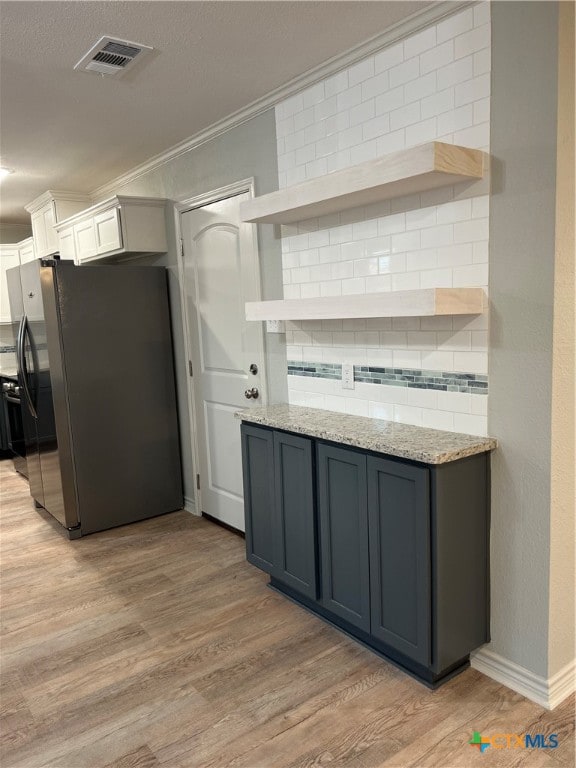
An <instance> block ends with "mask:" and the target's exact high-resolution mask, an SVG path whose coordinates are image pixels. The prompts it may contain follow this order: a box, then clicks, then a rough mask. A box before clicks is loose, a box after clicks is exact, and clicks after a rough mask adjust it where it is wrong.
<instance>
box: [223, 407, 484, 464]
mask: <svg viewBox="0 0 576 768" xmlns="http://www.w3.org/2000/svg"><path fill="white" fill-rule="evenodd" d="M310 414H312V416H313V417H315V418H317V419H318V418H319V419H320V421H321V424H320V425H319V424H313V425H312V426H310V422H309V421H308V423H306V420H305V419H306V416H309V415H310ZM234 415H235V417H236V418H238V419H241V420H242V421H247V422H250V423H253V424H261V425H262V426H268V427H275V428H276V429H282V430H285V431H287V432H294V433H296V434H301V435H307V436H309V437H315V438H318V439H321V440H328V441H330V442H334V443H342V444H343V445H350V446H353V447H356V448H363V449H365V450H368V451H374V452H376V453H382V454H387V455H389V456H396V457H398V458H403V459H409V460H411V461H419V462H422V463H424V464H447V463H449V462H452V461H457V460H459V459H464V458H467V457H468V456H475V455H477V454H479V453H487V452H489V451H492V450H494V449H495V448H497V447H498V443H497V441H496V440H495V439H494V438H491V437H480V436H477V435H467V434H464V433H461V432H446V431H443V430H437V429H431V428H429V427H417V426H414V425H408V424H401V423H399V422H390V421H385V420H383V419H375V418H371V417H369V416H350V415H348V414H342V413H338V412H336V411H326V410H323V409H320V408H304V407H302V406H287V405H286V404H282V405H277V406H262V407H261V408H250V409H244V410H239V411H237V412H236V413H235V414H234ZM299 415H301V416H302V419H303V422H302V423H298V421H297V417H298V416H299ZM335 418H336V419H337V420H338V421H339V422H340V425H339V427H337V428H335V427H334V426H331V425H330V422H331V421H334V419H335ZM324 420H325V422H326V423H323V422H324ZM359 429H362V432H363V434H358V430H359ZM385 429H390V430H392V431H395V432H397V433H399V434H397V435H391V436H388V437H387V436H385V435H382V434H378V432H379V431H383V430H385ZM364 430H366V431H368V434H366V433H365V432H364ZM370 430H374V433H373V434H369V431H370ZM402 433H404V434H402ZM434 439H436V440H439V441H441V442H444V443H446V446H442V447H441V448H438V447H433V446H429V445H428V446H427V445H426V443H427V442H428V443H429V441H430V440H434ZM450 442H451V443H452V445H451V446H450V445H449V444H450Z"/></svg>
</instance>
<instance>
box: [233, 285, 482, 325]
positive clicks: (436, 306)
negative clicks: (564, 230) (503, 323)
mask: <svg viewBox="0 0 576 768" xmlns="http://www.w3.org/2000/svg"><path fill="white" fill-rule="evenodd" d="M486 307H487V300H486V294H485V292H484V289H483V288H422V289H420V290H415V291H389V292H387V293H366V294H361V295H352V296H324V297H322V298H317V299H284V300H281V301H250V302H247V303H246V320H338V319H351V318H363V317H364V318H366V317H428V316H431V315H481V314H482V313H484V312H485V311H486Z"/></svg>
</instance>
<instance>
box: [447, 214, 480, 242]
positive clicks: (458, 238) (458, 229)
mask: <svg viewBox="0 0 576 768" xmlns="http://www.w3.org/2000/svg"><path fill="white" fill-rule="evenodd" d="M478 240H488V219H487V218H485V219H471V220H470V221H460V222H458V223H457V224H454V242H455V243H474V242H477V241H478Z"/></svg>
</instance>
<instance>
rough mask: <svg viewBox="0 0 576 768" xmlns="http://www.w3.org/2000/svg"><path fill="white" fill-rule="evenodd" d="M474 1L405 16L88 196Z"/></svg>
mask: <svg viewBox="0 0 576 768" xmlns="http://www.w3.org/2000/svg"><path fill="white" fill-rule="evenodd" d="M477 1H478V0H464V1H460V0H459V1H458V2H454V1H453V0H442V1H441V2H437V3H434V5H432V6H430V7H428V8H425V9H424V10H422V11H418V12H416V13H413V14H412V15H410V16H407V17H406V18H405V19H403V20H402V21H400V22H397V23H396V24H393V25H392V26H390V27H388V29H386V30H385V31H384V32H382V33H380V34H379V35H375V36H374V37H372V38H370V39H369V40H366V41H365V42H363V43H361V44H360V45H356V46H354V47H353V48H349V49H348V50H347V51H344V52H343V53H341V54H339V55H338V56H334V57H333V58H331V59H328V60H327V61H325V62H324V63H322V64H320V65H318V66H317V67H314V68H312V69H310V70H308V72H305V73H304V74H303V75H299V76H298V77H295V78H294V79H293V80H290V81H289V82H287V83H285V84H284V85H282V86H280V87H279V88H276V89H275V90H273V91H270V92H269V93H267V94H266V95H265V96H263V97H262V98H260V99H256V101H253V102H252V103H250V104H248V105H247V106H246V107H243V108H242V109H239V110H237V111H236V112H233V113H232V114H231V115H228V116H227V117H225V118H224V119H222V120H219V121H218V122H216V123H213V124H212V125H211V126H209V127H208V128H206V129H204V130H203V131H200V132H199V133H196V134H195V135H194V136H190V137H189V138H188V139H185V140H184V141H181V142H180V143H178V144H175V145H174V146H173V147H170V149H167V150H166V151H164V152H161V153H160V154H158V155H155V156H154V157H152V158H150V159H149V160H147V161H146V162H144V163H142V164H141V165H138V166H136V167H135V168H133V169H132V170H130V171H127V172H126V173H123V174H121V175H120V176H117V177H116V178H114V179H112V180H111V181H109V182H107V183H106V184H103V185H102V186H100V187H98V188H97V189H95V190H94V191H93V192H92V193H91V196H92V197H93V198H94V199H95V200H98V199H99V198H102V197H103V196H105V195H111V194H113V193H114V192H116V191H117V190H118V189H119V188H120V187H122V186H123V185H125V184H129V183H130V182H132V181H135V180H136V179H138V178H140V177H141V176H144V174H146V173H149V172H150V171H152V170H154V169H156V168H159V167H160V166H162V165H165V164H166V163H169V162H170V161H172V160H174V159H176V158H177V157H179V156H180V155H183V154H185V153H186V152H189V151H190V150H192V149H195V148H196V147H199V146H201V145H202V144H205V143H206V142H208V141H212V140H213V139H215V138H216V137H217V136H221V135H222V134H223V133H226V132H227V131H229V130H231V129H232V128H236V127H237V126H239V125H242V123H245V122H247V121H248V120H251V119H252V118H254V117H256V116H257V115H259V114H261V113H262V112H265V111H266V110H268V109H270V108H271V107H273V106H275V105H276V104H278V102H280V101H284V99H287V98H289V97H290V96H293V95H294V94H296V93H298V92H299V91H301V90H303V89H304V88H308V87H310V86H311V85H314V84H315V83H317V82H319V81H320V80H324V79H325V78H327V77H330V76H331V75H334V74H336V73H337V72H340V71H341V70H342V69H346V68H347V67H350V66H351V65H352V64H356V62H358V61H360V60H361V59H364V58H366V57H367V56H370V55H372V54H374V53H377V52H378V51H380V50H382V49H383V48H387V47H388V46H389V45H392V44H394V43H396V42H398V41H399V40H402V39H403V38H405V37H408V35H413V34H415V33H416V32H419V31H420V30H421V29H424V28H425V27H428V26H430V25H431V24H436V23H438V21H440V20H441V19H443V18H444V17H446V16H451V15H452V14H454V13H457V12H458V11H461V10H462V9H463V8H467V7H468V6H472V5H476V4H477Z"/></svg>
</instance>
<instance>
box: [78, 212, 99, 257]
mask: <svg viewBox="0 0 576 768" xmlns="http://www.w3.org/2000/svg"><path fill="white" fill-rule="evenodd" d="M74 245H75V247H76V256H77V258H78V261H79V262H81V261H84V259H90V258H92V257H93V256H96V253H97V251H96V233H95V230H94V220H93V219H88V220H87V221H82V222H80V223H79V224H75V225H74Z"/></svg>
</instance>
